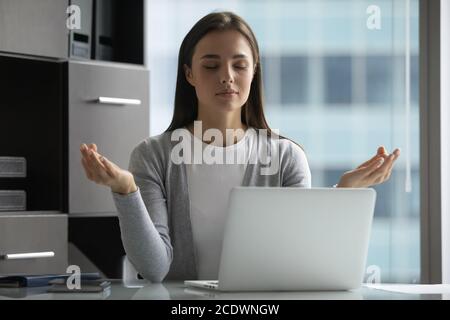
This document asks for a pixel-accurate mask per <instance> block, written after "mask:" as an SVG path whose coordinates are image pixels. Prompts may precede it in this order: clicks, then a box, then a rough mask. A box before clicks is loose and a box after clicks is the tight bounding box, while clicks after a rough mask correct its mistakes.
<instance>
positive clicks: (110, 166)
mask: <svg viewBox="0 0 450 320" xmlns="http://www.w3.org/2000/svg"><path fill="white" fill-rule="evenodd" d="M100 161H101V163H102V164H103V165H104V166H105V169H106V172H107V173H108V175H109V176H110V177H111V178H115V177H116V168H115V167H114V166H113V164H112V162H111V161H109V160H108V159H106V157H104V156H100Z"/></svg>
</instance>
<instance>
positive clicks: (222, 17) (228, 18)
mask: <svg viewBox="0 0 450 320" xmlns="http://www.w3.org/2000/svg"><path fill="white" fill-rule="evenodd" d="M228 30H236V31H238V32H240V33H241V34H242V35H243V36H244V37H245V38H246V39H247V41H248V43H249V44H250V48H251V50H252V53H253V57H254V60H255V65H256V68H255V74H254V76H253V80H252V83H251V85H250V93H249V97H248V99H247V102H246V103H245V105H244V106H243V107H242V108H241V121H242V123H244V124H246V125H247V126H249V127H253V128H256V129H266V130H267V134H268V135H269V136H270V135H272V131H271V130H270V128H269V125H268V124H267V121H266V118H265V116H264V98H263V84H262V72H261V58H260V54H259V47H258V43H257V41H256V37H255V35H254V34H253V31H252V30H251V28H250V26H249V25H248V24H247V23H246V22H245V21H244V19H242V18H241V17H239V16H238V15H236V14H235V13H233V12H229V11H225V12H212V13H210V14H208V15H206V16H204V17H203V18H202V19H200V20H199V21H198V22H197V23H196V24H195V25H194V26H193V27H192V29H191V30H190V31H189V32H188V34H187V35H186V37H185V38H184V39H183V42H182V43H181V47H180V52H179V54H178V73H177V86H176V89H175V108H174V112H173V117H172V122H171V123H170V125H169V128H167V130H166V132H168V131H172V130H175V129H179V128H182V127H184V126H187V125H189V124H190V123H192V122H193V121H194V120H196V119H197V115H198V99H197V95H196V93H195V88H194V87H193V86H191V84H190V83H189V82H188V81H187V79H186V75H185V73H184V68H183V66H184V64H186V65H187V66H189V68H192V56H193V55H194V49H195V46H196V45H197V43H198V42H199V41H200V39H202V38H203V37H204V36H205V35H206V34H207V33H209V32H211V31H228ZM279 137H280V138H282V139H286V138H284V137H283V136H281V135H280V136H279Z"/></svg>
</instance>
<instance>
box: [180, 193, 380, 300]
mask: <svg viewBox="0 0 450 320" xmlns="http://www.w3.org/2000/svg"><path fill="white" fill-rule="evenodd" d="M375 200H376V192H375V190H373V189H371V188H289V187H287V188H286V187H235V188H233V189H232V190H231V193H230V200H229V205H228V217H227V223H226V225H225V231H224V239H223V245H222V252H221V260H220V266H219V279H218V280H217V279H212V280H211V281H203V280H187V281H185V282H184V284H185V286H187V287H197V288H206V289H211V290H219V291H328V290H351V289H357V288H359V287H361V284H362V281H363V277H364V273H365V265H366V259H367V251H368V246H369V238H370V230H371V225H372V220H373V213H374V208H375Z"/></svg>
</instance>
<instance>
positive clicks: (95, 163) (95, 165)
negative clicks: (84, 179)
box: [89, 150, 108, 181]
mask: <svg viewBox="0 0 450 320" xmlns="http://www.w3.org/2000/svg"><path fill="white" fill-rule="evenodd" d="M89 158H90V160H91V161H90V165H91V168H92V169H93V173H94V175H95V177H97V178H98V179H100V180H101V181H104V180H105V179H107V178H108V174H107V173H106V169H105V167H104V165H103V164H102V163H101V162H100V160H99V158H98V153H96V152H95V151H92V150H91V151H90V157H89Z"/></svg>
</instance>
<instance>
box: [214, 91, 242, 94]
mask: <svg viewBox="0 0 450 320" xmlns="http://www.w3.org/2000/svg"><path fill="white" fill-rule="evenodd" d="M237 93H238V92H237V91H236V90H225V91H221V92H219V93H217V95H219V94H237Z"/></svg>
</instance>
